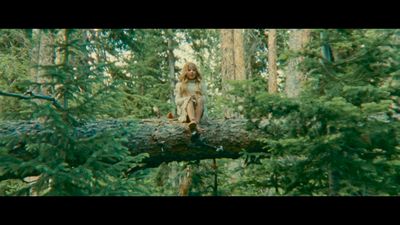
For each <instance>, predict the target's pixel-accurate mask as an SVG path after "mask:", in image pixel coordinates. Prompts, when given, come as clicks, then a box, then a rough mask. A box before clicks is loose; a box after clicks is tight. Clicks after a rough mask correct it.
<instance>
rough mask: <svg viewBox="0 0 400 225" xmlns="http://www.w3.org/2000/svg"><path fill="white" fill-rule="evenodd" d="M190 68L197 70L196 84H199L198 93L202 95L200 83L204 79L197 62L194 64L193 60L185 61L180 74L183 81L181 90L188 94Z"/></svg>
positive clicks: (183, 93)
mask: <svg viewBox="0 0 400 225" xmlns="http://www.w3.org/2000/svg"><path fill="white" fill-rule="evenodd" d="M189 68H191V69H194V71H196V78H195V82H196V86H197V91H196V94H199V95H202V93H201V88H200V83H201V79H202V78H201V74H200V72H199V70H198V69H197V66H196V64H194V63H192V62H187V63H185V65H184V66H183V68H182V71H181V75H179V81H180V82H181V83H182V85H181V88H180V92H181V94H182V95H187V94H188V90H187V83H188V81H189V79H188V78H187V72H188V71H189Z"/></svg>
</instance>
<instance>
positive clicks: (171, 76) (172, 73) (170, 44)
mask: <svg viewBox="0 0 400 225" xmlns="http://www.w3.org/2000/svg"><path fill="white" fill-rule="evenodd" d="M171 33H172V32H171ZM168 66H169V80H170V89H171V91H170V97H169V99H170V101H171V103H174V102H175V96H174V89H175V56H174V46H173V39H172V36H170V37H169V38H168ZM174 115H176V107H174Z"/></svg>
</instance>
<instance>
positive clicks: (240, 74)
mask: <svg viewBox="0 0 400 225" xmlns="http://www.w3.org/2000/svg"><path fill="white" fill-rule="evenodd" d="M243 44H244V40H243V29H234V30H233V52H234V54H233V55H234V62H235V80H246V70H245V63H244V47H243Z"/></svg>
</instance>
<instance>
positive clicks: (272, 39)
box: [268, 29, 278, 93]
mask: <svg viewBox="0 0 400 225" xmlns="http://www.w3.org/2000/svg"><path fill="white" fill-rule="evenodd" d="M268 74H269V76H268V92H269V93H277V92H278V83H277V82H278V74H277V69H276V29H270V30H269V35H268Z"/></svg>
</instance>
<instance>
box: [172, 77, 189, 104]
mask: <svg viewBox="0 0 400 225" xmlns="http://www.w3.org/2000/svg"><path fill="white" fill-rule="evenodd" d="M180 88H181V82H178V83H177V84H176V86H175V90H174V94H175V104H176V106H181V105H182V104H183V102H184V101H185V99H186V98H187V97H183V96H181V92H180Z"/></svg>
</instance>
